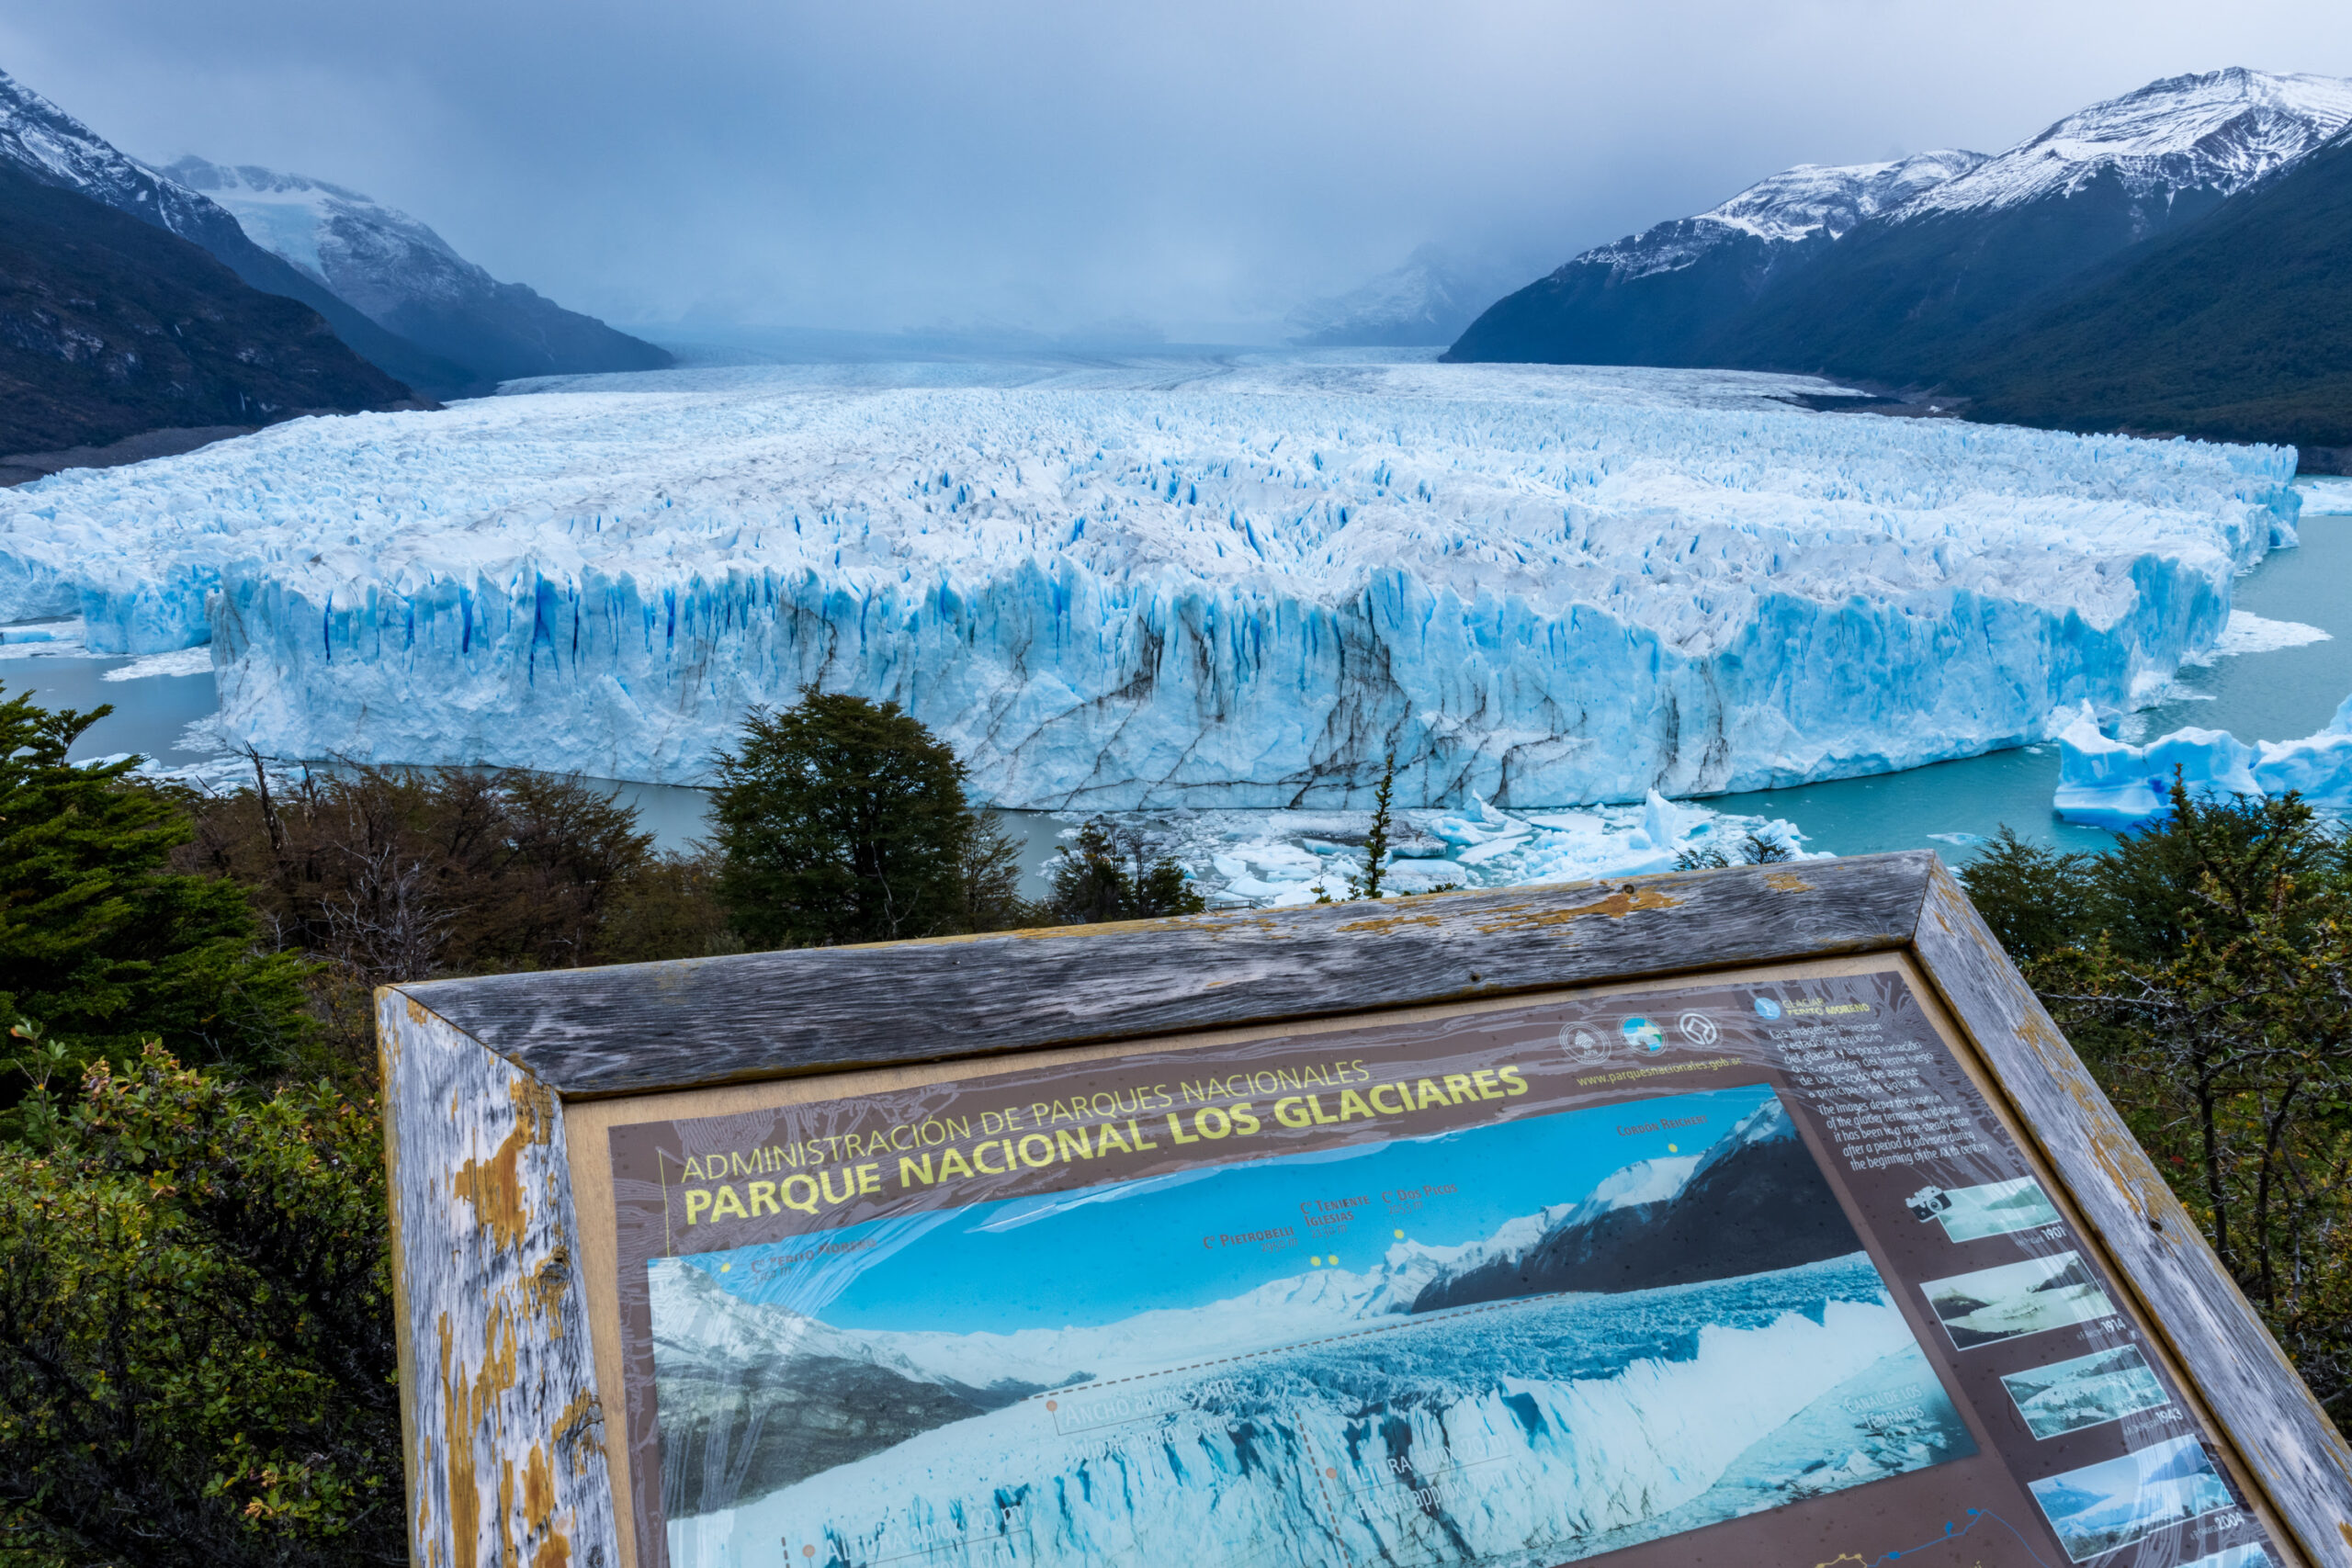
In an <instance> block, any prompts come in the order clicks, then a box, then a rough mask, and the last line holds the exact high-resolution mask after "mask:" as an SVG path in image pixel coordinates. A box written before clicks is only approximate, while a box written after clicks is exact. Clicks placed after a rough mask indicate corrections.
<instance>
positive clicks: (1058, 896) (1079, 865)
mask: <svg viewBox="0 0 2352 1568" xmlns="http://www.w3.org/2000/svg"><path fill="white" fill-rule="evenodd" d="M1046 885H1047V892H1046V911H1047V912H1048V913H1049V914H1050V916H1051V917H1052V919H1054V920H1055V921H1056V922H1057V923H1058V924H1061V925H1095V924H1100V923H1101V922H1103V921H1105V920H1148V919H1159V918H1161V917H1163V916H1168V915H1197V914H1199V913H1200V912H1201V911H1202V910H1204V909H1205V908H1208V902H1207V900H1206V899H1204V898H1203V897H1201V895H1200V893H1199V892H1198V891H1197V890H1196V889H1195V888H1194V887H1193V885H1192V884H1191V883H1190V882H1189V881H1188V880H1186V878H1185V875H1184V868H1183V867H1182V866H1181V865H1179V864H1177V863H1176V860H1175V858H1174V857H1173V856H1171V855H1170V854H1168V853H1167V852H1166V851H1165V850H1164V849H1162V847H1161V846H1160V843H1159V840H1158V839H1156V838H1154V837H1153V836H1152V835H1151V834H1150V833H1148V832H1147V831H1145V830H1144V829H1141V828H1136V827H1125V828H1123V827H1118V826H1116V825H1114V824H1113V823H1112V822H1111V821H1109V820H1108V819H1107V818H1100V817H1098V818H1095V819H1094V820H1093V821H1091V822H1088V823H1086V824H1085V825H1083V826H1082V827H1080V829H1079V830H1078V836H1077V838H1076V840H1075V841H1074V842H1072V843H1069V844H1065V845H1063V846H1062V848H1061V850H1060V852H1059V854H1058V856H1057V859H1056V861H1055V863H1054V867H1053V870H1052V871H1051V872H1049V873H1047V874H1046Z"/></svg>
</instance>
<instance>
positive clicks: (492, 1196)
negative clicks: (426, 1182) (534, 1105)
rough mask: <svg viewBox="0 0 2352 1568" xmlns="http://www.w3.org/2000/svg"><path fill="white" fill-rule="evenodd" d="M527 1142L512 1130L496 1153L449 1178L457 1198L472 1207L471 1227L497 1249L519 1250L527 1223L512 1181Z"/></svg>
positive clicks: (519, 1129) (528, 1213)
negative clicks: (481, 1229)
mask: <svg viewBox="0 0 2352 1568" xmlns="http://www.w3.org/2000/svg"><path fill="white" fill-rule="evenodd" d="M529 1142H530V1136H529V1134H528V1132H527V1131H526V1129H525V1128H524V1127H522V1126H519V1125H518V1126H516V1127H515V1130H514V1131H513V1132H511V1133H509V1134H506V1139H505V1141H504V1142H503V1143H502V1144H500V1145H498V1152H497V1153H496V1154H494V1155H492V1156H490V1158H488V1159H487V1160H472V1159H469V1160H468V1161H466V1163H465V1164H464V1165H463V1166H461V1167H459V1168H458V1174H457V1175H456V1176H455V1177H453V1178H451V1185H452V1186H454V1187H455V1188H456V1190H457V1194H458V1197H460V1198H462V1199H464V1200H465V1201H467V1202H469V1203H471V1204H472V1205H473V1206H474V1223H475V1224H480V1225H482V1226H485V1227H487V1228H488V1229H489V1231H490V1233H491V1235H492V1237H493V1238H495V1240H496V1241H497V1244H498V1246H499V1247H502V1248H504V1247H521V1246H522V1243H523V1229H524V1227H525V1226H526V1225H527V1224H530V1222H531V1210H530V1206H529V1205H528V1204H526V1203H525V1202H524V1201H523V1189H522V1184H521V1182H520V1181H519V1180H517V1179H516V1168H517V1167H518V1166H519V1165H520V1164H521V1162H522V1158H523V1150H524V1148H525V1146H526V1145H527V1144H528V1143H529Z"/></svg>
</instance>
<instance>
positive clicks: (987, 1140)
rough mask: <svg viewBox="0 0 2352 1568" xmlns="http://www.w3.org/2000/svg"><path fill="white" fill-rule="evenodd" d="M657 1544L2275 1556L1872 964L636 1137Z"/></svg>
mask: <svg viewBox="0 0 2352 1568" xmlns="http://www.w3.org/2000/svg"><path fill="white" fill-rule="evenodd" d="M609 1136H610V1140H611V1159H612V1168H613V1177H614V1199H615V1205H616V1210H615V1213H616V1222H617V1226H618V1231H617V1238H616V1239H617V1243H618V1258H619V1269H620V1272H619V1279H618V1281H617V1283H618V1292H619V1303H620V1325H621V1334H622V1343H623V1350H624V1358H625V1368H624V1372H625V1378H626V1393H627V1398H626V1405H627V1409H626V1419H627V1422H628V1453H629V1467H630V1477H631V1482H632V1491H633V1501H634V1507H635V1513H636V1524H637V1529H636V1538H637V1541H638V1553H639V1555H638V1561H639V1563H640V1564H643V1565H645V1568H660V1565H661V1564H663V1563H665V1562H666V1563H667V1564H669V1565H670V1568H718V1565H721V1564H724V1565H726V1568H782V1565H784V1564H791V1565H793V1568H819V1565H821V1568H881V1565H883V1564H909V1565H912V1564H932V1563H937V1564H952V1565H955V1568H981V1565H987V1568H1015V1565H1022V1568H1026V1565H1030V1564H1035V1565H1039V1568H1045V1565H1049V1564H1069V1565H1070V1568H1081V1565H1082V1568H1110V1565H1114V1564H1115V1565H1128V1564H1132V1565H1135V1568H1147V1565H1151V1568H1157V1565H1161V1564H1166V1565H1170V1568H1174V1565H1179V1564H1181V1565H1184V1568H1193V1565H1201V1564H1244V1563H1261V1562H1262V1563H1267V1564H1277V1563H1279V1564H1294V1563H1296V1564H1315V1565H1329V1568H1373V1565H1375V1564H1377V1565H1383V1568H1416V1565H1419V1564H1438V1563H1478V1564H1496V1565H1510V1568H1543V1565H1548V1564H1555V1563H1563V1562H1576V1561H1582V1560H1585V1559H1589V1558H1595V1557H1600V1556H1604V1555H1606V1556H1608V1557H1609V1559H1610V1561H1611V1562H1622V1563H1624V1564H1627V1565H1629V1568H1631V1565H1634V1564H1643V1565H1647V1564H1666V1563H1675V1564H1687V1563H1693V1562H1713V1563H1725V1564H1732V1563H1737V1564H1754V1563H1787V1564H1795V1565H1798V1568H1827V1565H1830V1564H1846V1563H1851V1564H1856V1565H1858V1568H1883V1565H1884V1564H1887V1563H1891V1562H1894V1561H1896V1560H1897V1558H1898V1557H1899V1558H1900V1559H1901V1560H1902V1561H1903V1562H1905V1563H1906V1564H1907V1563H1912V1562H1917V1563H1923V1564H1928V1565H1932V1568H1996V1565H2000V1564H2018V1565H2023V1564H2029V1563H2037V1564H2041V1568H2060V1565H2061V1564H2068V1563H2080V1562H2098V1563H2101V1564H2115V1565H2117V1568H2122V1565H2127V1564H2129V1565H2134V1568H2185V1565H2191V1564H2193V1565H2195V1568H2262V1565H2265V1564H2268V1565H2270V1568H2285V1565H2286V1563H2287V1562H2289V1561H2290V1560H2288V1559H2286V1558H2283V1557H2281V1556H2279V1555H2278V1554H2277V1552H2276V1551H2275V1549H2274V1548H2273V1547H2272V1546H2271V1544H2270V1542H2269V1540H2268V1538H2267V1536H2266V1534H2265V1532H2264V1529H2263V1528H2262V1525H2261V1523H2260V1521H2259V1520H2258V1519H2257V1518H2256V1517H2255V1516H2254V1514H2253V1512H2252V1511H2251V1510H2250V1509H2249V1508H2248V1507H2247V1506H2245V1499H2244V1498H2243V1497H2241V1496H2240V1495H2238V1493H2237V1491H2236V1488H2235V1485H2234V1483H2233V1480H2232V1479H2231V1477H2230V1476H2229V1475H2228V1474H2227V1473H2226V1472H2224V1470H2223V1468H2222V1465H2221V1463H2220V1462H2219V1461H2218V1459H2217V1456H2216V1450H2215V1449H2214V1447H2213V1446H2212V1445H2211V1442H2210V1441H2209V1438H2208V1434H2207V1433H2206V1432H2205V1431H2204V1430H2203V1429H2202V1428H2201V1427H2200V1426H2199V1423H2198V1421H2197V1420H2196V1418H2195V1417H2194V1416H2193V1414H2192V1412H2191V1411H2190V1410H2189V1408H2188V1406H2187V1404H2185V1403H2184V1402H2183V1400H2182V1398H2181V1397H2180V1391H2179V1389H2178V1387H2177V1384H2176V1382H2175V1380H2174V1378H2173V1376H2172V1374H2171V1372H2170V1371H2169V1370H2168V1368H2167V1366H2166V1364H2165V1361H2164V1359H2163V1358H2162V1356H2161V1355H2160V1354H2159V1353H2158V1351H2157V1349H2156V1348H2155V1347H2154V1346H2153V1345H2152V1344H2150V1343H2149V1342H2148V1341H2147V1340H2146V1339H2145V1338H2144V1337H2143V1334H2142V1332H2141V1331H2140V1329H2139V1328H2138V1327H2136V1326H2135V1325H2134V1322H2133V1320H2132V1319H2131V1315H2130V1314H2128V1313H2127V1312H2126V1311H2125V1310H2124V1306H2123V1303H2121V1302H2120V1300H2119V1293H2118V1292H2117V1289H2116V1287H2115V1285H2114V1283H2113V1281H2112V1280H2111V1279H2110V1278H2109V1274H2108V1272H2107V1271H2106V1269H2104V1268H2103V1267H2102V1265H2101V1264H2100V1262H2099V1261H2098V1258H2097V1257H2096V1256H2095V1254H2094V1252H2093V1249H2092V1248H2091V1247H2089V1246H2088V1245H2087V1244H2086V1240H2085V1238H2084V1237H2082V1236H2081V1235H2078V1234H2076V1232H2075V1230H2074V1229H2073V1227H2072V1226H2071V1225H2070V1224H2069V1222H2068V1220H2067V1218H2066V1217H2065V1215H2064V1213H2062V1212H2061V1210H2060V1208H2059V1206H2058V1205H2056V1204H2055V1203H2053V1202H2052V1198H2051V1195H2050V1194H2049V1193H2048V1192H2047V1191H2045V1190H2044V1189H2043V1187H2042V1186H2041V1183H2040V1182H2039V1181H2038V1180H2037V1179H2036V1178H2035V1176H2034V1174H2033V1171H2032V1169H2031V1168H2030V1165H2029V1163H2028V1161H2027V1160H2026V1159H2025V1157H2024V1156H2023V1155H2022V1154H2021V1153H2020V1151H2019V1150H2018V1148H2017V1147H2016V1145H2014V1144H2013V1143H2012V1142H2011V1141H2010V1139H2009V1138H2008V1136H2007V1134H2006V1133H2005V1132H2004V1131H2003V1129H2002V1127H2001V1124H2000V1122H1999V1121H1998V1119H1997V1118H1996V1116H1995V1115H1994V1113H1993V1111H1991V1109H1990V1108H1989V1107H1988V1106H1987V1105H1986V1104H1985V1100H1983V1098H1982V1097H1981V1095H1980V1094H1979V1093H1978V1091H1977V1090H1976V1089H1975V1088H1974V1087H1973V1083H1972V1081H1971V1079H1970V1077H1969V1075H1968V1074H1967V1072H1966V1071H1965V1070H1964V1069H1963V1068H1962V1066H1961V1064H1960V1063H1959V1062H1958V1061H1957V1060H1956V1059H1955V1058H1954V1057H1953V1055H1952V1054H1951V1051H1950V1050H1949V1049H1948V1048H1947V1047H1946V1046H1945V1044H1944V1043H1943V1042H1942V1039H1941V1038H1940V1037H1939V1034H1938V1033H1937V1032H1936V1031H1935V1029H1934V1027H1933V1025H1932V1024H1931V1022H1930V1021H1929V1020H1928V1017H1927V1016H1926V1015H1925V1013H1924V1012H1923V1010H1922V1009H1921V1006H1920V1004H1919V1002H1918V1000H1917V998H1916V997H1915V995H1914V994H1913V992H1912V991H1911V989H1910V987H1909V984H1908V982H1907V981H1906V980H1905V978H1904V977H1903V976H1901V975H1899V974H1896V973H1892V972H1890V973H1884V974H1876V975H1865V976H1852V977H1846V978H1811V979H1804V980H1791V981H1785V982H1777V983H1758V984H1738V985H1718V986H1712V987H1699V988H1692V989H1682V990H1676V991H1672V992H1662V993H1657V994H1653V995H1649V996H1643V997H1633V998H1628V997H1615V998H1583V999H1566V1000H1563V999H1553V1000H1546V1001H1544V1002H1541V1003H1537V1004H1531V1005H1529V1006H1526V1007H1523V1008H1515V1009H1511V1010H1501V1011H1485V1012H1479V1013H1476V1014H1464V1015H1458V1016H1454V1017H1450V1018H1445V1019H1441V1020H1436V1021H1417V1022H1397V1023H1390V1024H1385V1025H1379V1026H1373V1027H1365V1028H1361V1029H1352V1030H1349V1031H1347V1032H1322V1033H1312V1034H1307V1033H1302V1034H1295V1035H1290V1036H1285V1037H1281V1038H1275V1039H1270V1040H1260V1041H1255V1042H1252V1043H1246V1044H1233V1045H1210V1046H1202V1047H1197V1048H1193V1049H1185V1050H1162V1051H1155V1052H1150V1053H1143V1054H1131V1055H1124V1056H1120V1057H1116V1058H1108V1059H1098V1060H1093V1061H1089V1062H1085V1063H1082V1064H1076V1065H1069V1066H1057V1067H1036V1068H1028V1069H1021V1070H1016V1071H1012V1072H1007V1073H1002V1074H997V1075H992V1076H987V1077H977V1076H976V1077H966V1078H964V1079H962V1080H960V1081H950V1082H942V1083H934V1084H931V1085H928V1086H925V1087H922V1088H916V1089H900V1090H895V1091H892V1092H888V1093H878V1094H871V1095H865V1096H860V1097H857V1098H844V1099H834V1100H817V1101H814V1102H809V1103H801V1104H797V1105H790V1106H784V1107H779V1108H775V1109H772V1110H763V1111H748V1112H741V1113H737V1114H731V1115H727V1116H713V1117H705V1118H701V1119H696V1120H678V1121H663V1122H635V1123H628V1124H620V1125H616V1126H614V1127H613V1128H612V1129H611V1131H610V1134H609Z"/></svg>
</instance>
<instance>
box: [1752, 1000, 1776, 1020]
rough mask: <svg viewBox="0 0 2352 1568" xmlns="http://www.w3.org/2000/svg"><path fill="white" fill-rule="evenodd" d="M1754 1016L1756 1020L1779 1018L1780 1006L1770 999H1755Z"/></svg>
mask: <svg viewBox="0 0 2352 1568" xmlns="http://www.w3.org/2000/svg"><path fill="white" fill-rule="evenodd" d="M1756 1016H1757V1017H1758V1018H1778V1017H1780V1016H1781V1004H1780V1003H1778V1002H1776V1001H1774V1000H1773V999H1772V998H1770V997H1758V998H1756Z"/></svg>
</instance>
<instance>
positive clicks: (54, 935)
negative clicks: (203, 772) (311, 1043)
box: [0, 696, 309, 1099]
mask: <svg viewBox="0 0 2352 1568" xmlns="http://www.w3.org/2000/svg"><path fill="white" fill-rule="evenodd" d="M111 711H112V710H111V709H109V708H106V707H100V708H96V709H94V710H92V711H90V712H88V713H76V712H74V711H73V710H71V709H62V710H58V711H54V712H52V711H51V710H49V709H46V708H42V707H40V706H38V705H35V704H34V703H33V702H32V701H31V699H30V698H28V697H25V696H17V697H15V698H12V699H10V700H9V701H7V702H6V703H0V1019H15V1018H17V1017H18V1016H20V1015H30V1016H32V1017H35V1018H38V1019H40V1020H41V1021H43V1022H44V1023H45V1024H46V1025H47V1026H48V1027H49V1029H50V1030H51V1032H52V1033H53V1034H54V1035H55V1036H56V1037H58V1038H60V1039H62V1040H66V1041H70V1042H72V1043H73V1045H74V1049H75V1050H77V1051H79V1052H81V1053H82V1054H83V1055H82V1056H81V1057H79V1058H77V1060H76V1063H75V1066H77V1067H78V1066H80V1065H81V1062H82V1061H84V1060H87V1059H89V1058H90V1057H93V1056H98V1055H107V1056H111V1057H112V1058H113V1059H114V1060H115V1061H117V1062H118V1063H125V1062H128V1061H130V1059H131V1057H132V1056H133V1055H135V1054H136V1053H137V1051H138V1049H139V1046H140V1043H141V1040H143V1039H146V1038H149V1037H156V1038H160V1039H162V1040H163V1042H164V1045H165V1046H166V1048H168V1049H169V1050H171V1051H172V1052H174V1053H175V1054H176V1055H181V1056H183V1057H185V1058H187V1059H189V1060H193V1061H199V1062H224V1063H232V1064H235V1065H237V1066H240V1067H242V1068H243V1069H245V1070H247V1071H258V1072H263V1073H274V1072H276V1071H278V1070H280V1069H282V1068H283V1067H284V1066H286V1065H288V1063H289V1062H291V1061H292V1060H293V1058H294V1055H295V1053H296V1052H297V1050H298V1048H299V1046H300V1043H301V1042H302V1040H303V1039H304V1037H305V1036H306V1034H307V1032H308V1031H309V1024H308V1021H306V1020H305V1018H304V1017H303V1015H302V1011H301V1006H302V985H303V977H304V973H305V970H306V968H307V967H308V966H307V965H306V964H304V963H303V961H302V960H301V959H300V957H299V956H297V955H294V954H290V953H276V952H270V951H266V949H265V947H264V945H263V942H262V933H261V931H260V928H259V926H258V924H257V922H256V921H255V920H254V914H253V910H252V909H251V908H249V907H248V906H247V904H246V902H245V897H244V895H243V893H241V892H240V891H239V890H238V889H237V888H236V886H233V885H232V884H230V883H226V882H222V881H220V880H218V879H216V878H213V877H209V876H193V875H187V874H183V873H180V872H175V871H174V870H173V869H172V867H171V864H170V862H171V859H172V856H173V853H174V852H175V851H176V850H178V849H179V848H180V846H182V845H184V844H186V843H187V842H188V840H189V839H190V838H191V836H192V829H191V827H190V823H189V819H188V813H187V807H186V801H185V798H184V797H181V796H177V795H174V794H173V793H172V792H170V791H165V790H159V789H156V788H154V787H153V786H152V785H149V784H143V783H141V781H140V780H138V779H136V778H135V777H133V776H132V775H131V770H132V769H133V768H134V767H136V766H137V765H138V762H139V761H140V759H138V758H136V757H132V758H128V759H126V760H124V761H119V762H109V763H106V764H103V765H99V766H83V765H79V764H76V763H71V762H68V761H66V760H65V754H66V752H67V750H69V749H70V748H71V747H72V746H73V744H74V741H75V740H76V739H80V737H81V735H82V732H83V731H85V730H86V729H87V728H89V727H90V726H91V725H92V724H94V723H96V721H97V720H99V719H101V718H103V717H105V716H107V714H108V713H109V712H111ZM5 1081H6V1082H7V1083H8V1084H9V1085H10V1087H8V1088H6V1089H0V1099H13V1097H14V1095H15V1094H16V1093H17V1092H20V1091H21V1088H22V1080H21V1078H17V1077H15V1075H10V1077H9V1078H8V1079H7V1080H5Z"/></svg>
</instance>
